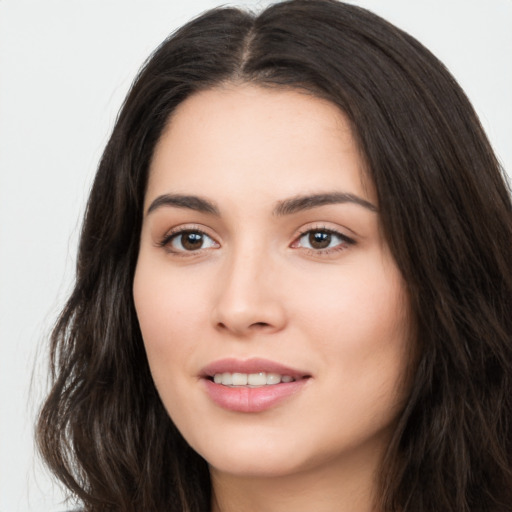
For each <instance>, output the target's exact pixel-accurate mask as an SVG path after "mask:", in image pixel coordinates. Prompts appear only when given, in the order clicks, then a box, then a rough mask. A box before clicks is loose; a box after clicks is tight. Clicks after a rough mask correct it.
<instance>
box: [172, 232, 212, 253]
mask: <svg viewBox="0 0 512 512" xmlns="http://www.w3.org/2000/svg"><path fill="white" fill-rule="evenodd" d="M164 245H167V246H168V247H169V248H170V249H171V250H172V251H174V252H192V251H198V250H200V249H207V248H211V247H216V246H217V243H216V242H215V241H214V240H213V239H212V238H210V237H209V236H208V235H207V234H206V233H202V232H201V231H193V230H185V231H180V232H179V233H175V234H173V235H172V236H171V237H169V238H168V239H167V240H166V242H165V244H164Z"/></svg>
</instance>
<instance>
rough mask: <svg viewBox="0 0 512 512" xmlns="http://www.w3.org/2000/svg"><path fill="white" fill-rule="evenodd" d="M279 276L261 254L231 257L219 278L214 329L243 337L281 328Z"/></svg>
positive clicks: (282, 306) (283, 321)
mask: <svg viewBox="0 0 512 512" xmlns="http://www.w3.org/2000/svg"><path fill="white" fill-rule="evenodd" d="M248 252H250V254H248ZM278 274H279V269H278V268H277V265H275V264H272V262H271V261H270V258H269V257H268V255H266V254H265V253H264V252H259V253H256V252H255V251H252V252H251V251H245V252H242V251H239V252H238V254H233V255H232V257H231V258H229V259H228V260H227V261H226V262H225V264H224V267H223V269H222V272H221V276H220V277H219V283H218V288H217V290H216V300H215V303H214V308H213V316H212V320H213V324H214V327H215V328H216V329H218V330H221V331H224V332H227V333H230V334H232V335H234V336H236V337H242V338H244V337H250V336H252V335H254V334H256V333H268V334H270V333H273V332H278V331H280V330H281V329H283V328H284V326H285V325H286V309H285V304H284V302H283V300H282V298H281V297H282V295H281V294H282V292H283V290H282V287H280V286H278V283H277V276H278Z"/></svg>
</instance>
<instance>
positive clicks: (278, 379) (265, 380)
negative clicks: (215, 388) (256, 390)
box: [213, 372, 295, 387]
mask: <svg viewBox="0 0 512 512" xmlns="http://www.w3.org/2000/svg"><path fill="white" fill-rule="evenodd" d="M294 380H295V378H294V377H291V376H290V375H281V374H279V373H272V372H269V373H267V372H257V373H238V372H235V373H230V372H223V373H216V374H215V375H214V376H213V382H215V384H222V385H223V386H231V387H237V386H249V387H261V386H274V385H276V384H281V383H282V382H284V383H288V382H293V381H294Z"/></svg>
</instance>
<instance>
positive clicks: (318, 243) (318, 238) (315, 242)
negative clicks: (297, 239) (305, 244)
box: [309, 231, 331, 249]
mask: <svg viewBox="0 0 512 512" xmlns="http://www.w3.org/2000/svg"><path fill="white" fill-rule="evenodd" d="M309 243H310V244H311V247H313V248H314V249H325V248H326V247H329V244H330V243H331V235H330V234H329V233H325V232H322V231H313V232H311V233H310V234H309Z"/></svg>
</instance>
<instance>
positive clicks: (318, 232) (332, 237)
mask: <svg viewBox="0 0 512 512" xmlns="http://www.w3.org/2000/svg"><path fill="white" fill-rule="evenodd" d="M353 244H355V241H354V240H352V239H351V238H349V237H347V236H345V235H342V234H341V233H338V232H337V231H333V230H330V229H310V230H309V231H306V232H304V233H303V234H302V235H301V236H300V237H299V238H298V240H297V241H295V242H294V243H293V245H292V247H299V248H304V249H309V250H312V251H319V252H320V251H325V250H327V251H330V250H331V249H332V250H339V249H345V248H347V247H348V246H350V245H353Z"/></svg>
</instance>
